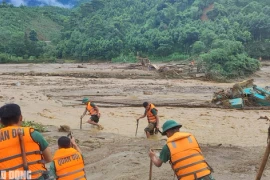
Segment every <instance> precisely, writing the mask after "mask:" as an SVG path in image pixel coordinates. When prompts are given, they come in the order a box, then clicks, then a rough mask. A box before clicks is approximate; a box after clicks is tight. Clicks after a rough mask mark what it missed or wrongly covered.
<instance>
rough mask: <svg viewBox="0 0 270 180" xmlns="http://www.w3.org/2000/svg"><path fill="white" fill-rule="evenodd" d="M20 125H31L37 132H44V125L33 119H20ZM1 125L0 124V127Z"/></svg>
mask: <svg viewBox="0 0 270 180" xmlns="http://www.w3.org/2000/svg"><path fill="white" fill-rule="evenodd" d="M22 127H32V128H34V129H35V130H36V131H38V132H46V127H45V126H44V125H42V124H40V123H37V122H33V121H22ZM1 128H3V126H2V125H1V124H0V129H1Z"/></svg>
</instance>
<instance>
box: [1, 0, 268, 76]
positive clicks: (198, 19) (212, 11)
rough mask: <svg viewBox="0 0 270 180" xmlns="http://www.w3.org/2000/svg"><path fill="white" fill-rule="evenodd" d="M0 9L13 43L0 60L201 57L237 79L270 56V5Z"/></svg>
mask: <svg viewBox="0 0 270 180" xmlns="http://www.w3.org/2000/svg"><path fill="white" fill-rule="evenodd" d="M0 8H1V11H0V15H1V17H0V24H4V26H3V27H2V26H1V29H0V39H1V41H3V42H6V43H2V44H0V62H10V61H12V60H17V61H23V60H27V61H30V60H32V61H34V60H36V59H47V60H48V59H50V60H55V59H56V58H57V59H73V60H79V61H87V60H90V59H98V60H111V61H113V62H135V61H136V55H137V52H139V53H140V55H141V56H143V57H149V59H150V60H152V61H153V60H158V61H171V60H174V61H177V60H179V61H180V60H187V59H193V58H194V59H195V60H200V61H203V62H204V64H205V65H206V69H207V71H208V73H209V75H210V77H217V76H221V77H223V78H234V77H239V76H244V75H249V74H252V73H253V72H255V71H256V70H258V69H259V62H258V61H257V60H256V59H258V58H259V57H262V58H263V59H268V58H269V57H270V53H269V52H270V1H269V0H256V1H255V0H253V1H252V0H91V1H89V2H85V3H82V4H81V5H79V6H77V7H76V8H74V9H72V10H65V9H61V8H53V7H46V8H45V7H43V8H27V7H20V8H14V7H7V5H2V6H1V7H0ZM41 14H42V16H41ZM22 17H23V18H22ZM19 19H20V20H19ZM44 24H45V25H44ZM45 40H49V41H51V43H45V42H44V41H45ZM15 47H16V48H15Z"/></svg>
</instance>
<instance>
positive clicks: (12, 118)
mask: <svg viewBox="0 0 270 180" xmlns="http://www.w3.org/2000/svg"><path fill="white" fill-rule="evenodd" d="M0 119H1V121H0V122H1V124H3V125H4V126H12V125H20V123H21V121H22V113H21V108H20V106H19V105H17V104H6V105H4V106H2V107H1V108H0Z"/></svg>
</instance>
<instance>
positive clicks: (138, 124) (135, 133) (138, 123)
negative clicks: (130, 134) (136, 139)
mask: <svg viewBox="0 0 270 180" xmlns="http://www.w3.org/2000/svg"><path fill="white" fill-rule="evenodd" d="M138 126H139V121H137V128H136V133H135V136H137V131H138Z"/></svg>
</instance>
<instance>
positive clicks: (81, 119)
mask: <svg viewBox="0 0 270 180" xmlns="http://www.w3.org/2000/svg"><path fill="white" fill-rule="evenodd" d="M80 129H82V118H81V121H80Z"/></svg>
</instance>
